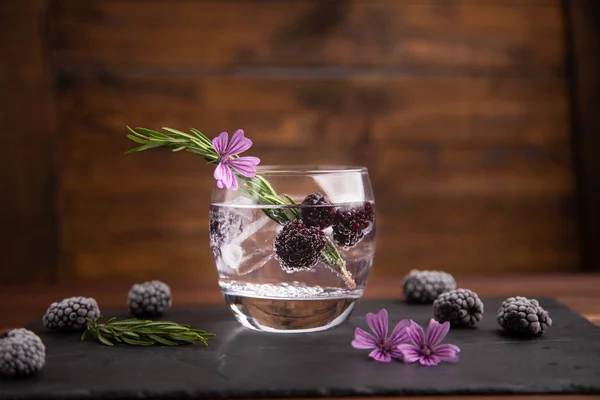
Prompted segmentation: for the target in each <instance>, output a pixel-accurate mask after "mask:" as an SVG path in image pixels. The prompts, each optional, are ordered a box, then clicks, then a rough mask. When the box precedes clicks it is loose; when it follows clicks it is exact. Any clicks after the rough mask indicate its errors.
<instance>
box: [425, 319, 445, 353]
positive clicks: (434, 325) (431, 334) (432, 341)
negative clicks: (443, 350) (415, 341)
mask: <svg viewBox="0 0 600 400" xmlns="http://www.w3.org/2000/svg"><path fill="white" fill-rule="evenodd" d="M448 331H450V322H448V321H446V322H444V323H443V324H440V323H439V322H437V321H436V320H435V319H433V318H431V320H430V321H429V327H428V328H427V338H425V343H427V345H428V346H429V347H435V346H437V345H438V344H440V343H441V342H442V340H444V338H445V337H446V335H447V334H448Z"/></svg>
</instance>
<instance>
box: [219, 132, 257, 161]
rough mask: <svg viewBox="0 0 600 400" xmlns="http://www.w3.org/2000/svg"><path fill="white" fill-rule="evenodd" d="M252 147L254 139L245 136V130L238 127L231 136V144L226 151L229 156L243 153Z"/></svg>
mask: <svg viewBox="0 0 600 400" xmlns="http://www.w3.org/2000/svg"><path fill="white" fill-rule="evenodd" d="M250 147H252V140H250V139H248V138H246V137H244V131H243V130H241V129H238V130H237V131H235V133H234V134H233V136H232V137H231V142H229V146H227V151H225V154H226V155H227V156H233V155H235V154H240V153H243V152H244V151H246V150H248V149H249V148H250Z"/></svg>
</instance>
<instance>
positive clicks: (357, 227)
mask: <svg viewBox="0 0 600 400" xmlns="http://www.w3.org/2000/svg"><path fill="white" fill-rule="evenodd" d="M374 220H375V213H374V212H373V206H372V205H371V203H368V202H366V203H364V205H363V207H361V208H353V209H351V210H338V211H337V212H336V213H335V216H334V217H333V240H334V241H335V242H336V243H337V244H338V245H339V246H340V247H343V248H345V249H348V248H350V247H353V246H354V245H355V244H356V243H358V242H359V241H360V239H362V238H363V236H364V235H365V231H366V230H367V228H368V227H369V226H370V225H371V224H372V223H373V221H374Z"/></svg>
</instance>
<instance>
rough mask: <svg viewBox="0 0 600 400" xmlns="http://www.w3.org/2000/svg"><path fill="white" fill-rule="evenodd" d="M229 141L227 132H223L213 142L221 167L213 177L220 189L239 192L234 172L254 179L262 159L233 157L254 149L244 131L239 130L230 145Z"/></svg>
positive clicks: (219, 166) (218, 167) (218, 166)
mask: <svg viewBox="0 0 600 400" xmlns="http://www.w3.org/2000/svg"><path fill="white" fill-rule="evenodd" d="M228 140H229V134H228V133H227V132H221V134H220V135H219V136H217V137H215V138H214V139H213V140H212V144H213V146H214V148H215V151H216V152H217V153H218V154H219V165H217V168H216V169H215V173H214V175H213V176H214V177H215V179H216V180H217V186H218V187H219V188H221V189H223V188H227V189H231V190H237V188H238V183H237V179H236V178H235V175H234V174H233V172H234V171H235V172H237V173H238V174H241V175H243V176H245V177H247V178H253V177H254V176H255V175H256V166H257V165H258V163H259V162H260V159H259V158H257V157H232V156H235V155H237V154H240V153H243V152H244V151H246V150H248V149H249V148H250V147H252V140H250V139H248V138H246V137H244V131H243V130H241V129H238V130H237V131H236V132H235V133H234V134H233V136H232V137H231V142H229V144H227V142H228Z"/></svg>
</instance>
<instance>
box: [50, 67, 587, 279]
mask: <svg viewBox="0 0 600 400" xmlns="http://www.w3.org/2000/svg"><path fill="white" fill-rule="evenodd" d="M495 81H496V79H495V78H487V77H481V78H455V77H446V78H441V77H418V78H417V77H412V78H403V77H396V78H390V77H385V78H378V79H375V78H373V77H361V76H355V77H353V78H351V79H350V78H348V79H334V80H323V79H310V80H301V79H277V78H263V79H254V78H241V77H240V78H232V77H220V78H219V77H168V78H164V77H137V78H133V77H127V76H125V77H124V76H117V75H106V74H104V75H99V76H91V75H79V74H67V73H65V74H64V76H63V77H62V79H61V84H60V86H59V88H60V100H61V101H60V105H61V107H60V112H61V116H62V117H63V120H64V121H66V122H65V124H64V125H63V136H62V141H61V144H62V148H63V154H64V158H63V163H62V177H63V179H62V181H61V193H62V209H61V210H62V211H61V215H62V221H63V231H62V237H63V238H64V240H65V241H64V245H65V246H64V255H65V258H64V259H65V261H66V264H65V266H64V267H65V269H64V270H63V272H64V274H63V275H62V276H63V277H64V278H65V279H67V278H69V277H70V278H74V277H80V278H82V279H83V278H86V279H109V278H121V279H131V278H133V277H136V276H138V277H140V278H141V277H144V278H150V277H158V278H170V279H181V280H183V279H187V278H190V277H192V278H193V279H197V280H211V279H214V272H213V268H212V261H211V253H210V250H209V247H208V243H207V239H206V235H207V234H206V231H207V224H208V221H207V217H208V215H207V210H208V203H209V198H210V190H211V187H212V178H211V174H212V168H210V167H206V166H205V165H204V162H202V161H200V160H199V159H198V158H197V157H194V156H192V155H187V154H185V155H184V154H177V155H174V154H171V153H169V152H167V151H161V150H158V151H153V152H148V153H142V154H136V155H131V156H123V155H122V153H123V152H124V151H125V150H126V149H128V148H129V147H130V146H131V144H130V143H129V142H128V141H127V139H125V137H124V133H125V131H124V126H125V125H127V124H130V125H133V126H137V125H143V126H149V127H155V128H157V127H160V126H173V127H176V128H179V129H186V128H187V127H189V126H190V125H194V126H196V127H202V128H201V129H203V130H204V132H205V133H206V134H208V135H209V136H214V135H216V134H217V133H218V132H219V131H220V130H222V129H228V130H230V131H233V130H234V129H237V128H238V127H243V128H244V129H245V130H246V133H247V134H248V135H249V136H250V137H251V138H252V139H254V141H255V143H256V144H255V147H253V153H254V154H257V155H259V156H260V157H261V158H262V160H263V163H265V164H279V163H294V162H306V163H310V162H314V163H319V162H321V163H323V162H327V163H340V164H348V163H349V164H364V165H366V166H368V167H369V168H370V174H371V178H372V180H373V184H374V188H375V193H376V201H377V212H378V232H379V238H378V251H377V257H376V264H375V269H374V274H376V275H377V274H386V273H390V272H393V273H396V274H398V275H400V274H404V273H406V272H407V271H408V270H409V269H410V268H413V267H424V268H439V269H446V270H449V271H452V272H457V271H461V272H466V271H478V272H479V271H481V272H483V271H543V270H555V271H556V270H572V269H575V268H576V267H577V262H578V254H577V232H576V227H575V225H574V216H573V214H574V207H573V177H572V172H571V171H572V170H571V168H572V167H571V165H572V163H571V157H570V153H569V147H568V138H567V134H566V127H565V121H566V107H567V105H566V102H565V98H564V88H563V87H562V84H561V81H560V80H558V79H556V78H553V79H541V80H540V79H528V80H525V79H521V78H511V79H509V78H503V79H502V83H501V84H496V82H495ZM498 125H501V126H504V127H505V131H504V132H506V134H502V132H503V131H502V129H501V128H500V127H498ZM490 255H493V256H490Z"/></svg>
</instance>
